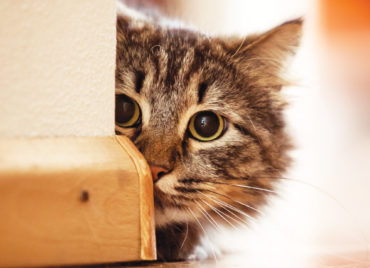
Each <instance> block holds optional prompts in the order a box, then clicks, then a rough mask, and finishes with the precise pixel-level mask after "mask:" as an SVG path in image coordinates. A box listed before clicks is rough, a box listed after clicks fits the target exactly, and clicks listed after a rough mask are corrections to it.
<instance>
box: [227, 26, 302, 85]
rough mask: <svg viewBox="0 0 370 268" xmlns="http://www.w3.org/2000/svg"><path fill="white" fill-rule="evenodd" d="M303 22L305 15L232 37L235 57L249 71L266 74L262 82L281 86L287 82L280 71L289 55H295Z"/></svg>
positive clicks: (259, 74) (232, 50)
mask: <svg viewBox="0 0 370 268" xmlns="http://www.w3.org/2000/svg"><path fill="white" fill-rule="evenodd" d="M302 24H303V20H302V19H296V20H292V21H288V22H285V23H283V24H281V25H279V26H277V27H275V28H273V29H272V30H270V31H267V32H266V33H263V34H260V35H254V36H250V37H247V38H245V39H241V40H240V39H239V40H235V39H234V40H230V41H231V43H229V45H231V47H230V48H231V50H230V53H231V54H232V58H233V59H234V60H235V61H237V63H238V65H240V67H241V68H242V70H243V71H245V72H246V73H248V74H251V72H252V73H254V74H255V76H257V77H259V78H264V79H259V81H258V82H259V83H260V84H261V83H262V84H265V85H267V86H268V85H272V84H276V87H279V85H278V84H279V83H281V84H284V81H283V80H282V79H280V74H281V72H282V70H283V68H284V67H286V62H287V59H288V58H289V57H290V56H294V54H295V52H296V49H297V47H298V45H299V43H300V38H301V33H302ZM256 82H257V81H256Z"/></svg>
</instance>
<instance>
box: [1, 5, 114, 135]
mask: <svg viewBox="0 0 370 268" xmlns="http://www.w3.org/2000/svg"><path fill="white" fill-rule="evenodd" d="M115 5H116V4H115V0H105V1H101V0H78V1H77V0H48V1H45V0H32V1H29V0H2V1H0V64H1V68H0V136H64V135H78V136H105V135H112V134H113V133H114V64H115V33H116V31H115V17H116V15H115Z"/></svg>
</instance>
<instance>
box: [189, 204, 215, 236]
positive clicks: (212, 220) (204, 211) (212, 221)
mask: <svg viewBox="0 0 370 268" xmlns="http://www.w3.org/2000/svg"><path fill="white" fill-rule="evenodd" d="M194 202H195V203H196V204H197V205H198V207H199V208H200V212H201V213H202V214H203V216H204V217H205V218H206V219H207V220H208V221H209V222H210V223H211V224H212V225H213V227H215V229H216V230H218V231H221V228H220V226H219V225H218V223H217V222H216V221H215V220H214V219H213V217H212V216H211V215H210V214H209V213H208V212H207V211H206V210H205V209H204V208H203V207H202V206H201V205H200V204H199V202H198V201H197V200H194Z"/></svg>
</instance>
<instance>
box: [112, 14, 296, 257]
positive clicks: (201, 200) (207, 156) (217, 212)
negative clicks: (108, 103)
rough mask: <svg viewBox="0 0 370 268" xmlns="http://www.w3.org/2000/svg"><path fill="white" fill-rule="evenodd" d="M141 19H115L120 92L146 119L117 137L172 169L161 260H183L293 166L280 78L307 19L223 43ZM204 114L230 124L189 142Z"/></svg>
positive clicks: (252, 207)
mask: <svg viewBox="0 0 370 268" xmlns="http://www.w3.org/2000/svg"><path fill="white" fill-rule="evenodd" d="M136 15H137V14H136V13H135V12H132V11H130V12H128V10H127V9H126V8H121V11H120V12H119V14H118V18H117V61H116V94H125V95H127V96H129V97H130V98H132V99H134V100H135V101H136V102H137V103H138V104H139V106H140V109H141V111H142V123H141V124H140V125H139V126H138V127H136V128H121V127H119V126H118V125H117V126H116V131H117V133H119V134H124V135H127V136H128V137H130V138H131V140H132V141H133V142H134V143H135V145H136V146H137V147H138V148H139V150H140V151H141V152H142V153H143V155H144V156H145V158H146V159H147V160H148V162H149V163H150V164H152V165H157V166H162V167H165V168H166V169H168V170H170V172H169V173H168V174H166V175H165V176H163V177H161V178H160V179H159V180H158V181H156V182H155V184H154V195H155V209H156V228H157V232H156V235H157V248H158V257H159V258H160V259H162V260H179V259H186V258H188V257H189V256H191V255H192V254H193V253H194V249H195V247H196V246H197V245H198V244H199V241H200V238H201V236H203V235H204V230H203V228H208V227H211V228H212V227H214V226H215V225H216V224H215V222H216V223H217V225H227V226H230V223H232V224H233V225H237V224H239V223H242V222H243V221H245V220H248V216H253V215H254V214H255V213H256V212H257V211H258V208H259V207H260V206H261V205H263V203H264V202H265V200H266V197H267V196H268V195H269V194H271V192H273V189H274V184H275V183H276V182H277V181H278V180H279V177H281V174H282V172H284V171H285V170H286V168H287V166H288V164H289V158H288V157H287V151H288V149H289V148H290V142H289V139H288V137H287V134H286V133H285V131H284V120H283V114H282V113H283V109H284V106H285V105H286V103H285V101H284V100H283V99H282V97H281V94H280V89H281V87H282V86H283V85H285V83H286V82H285V81H284V80H283V79H282V78H281V77H280V72H281V70H282V67H283V63H284V60H285V59H286V57H287V56H288V55H289V54H293V52H294V49H295V48H296V47H297V45H298V42H299V38H300V34H301V24H302V21H301V20H294V21H289V22H286V23H284V24H282V25H280V26H278V27H276V28H274V29H272V30H270V31H268V32H267V33H264V34H261V35H252V36H248V37H245V38H238V37H228V38H224V37H211V36H207V35H204V34H202V33H199V32H196V31H193V30H189V29H183V28H173V27H168V26H166V27H164V26H161V24H160V23H159V22H158V21H155V20H151V19H148V18H144V17H143V16H141V15H138V16H136ZM135 16H136V18H135ZM204 110H211V111H215V112H217V113H219V114H220V115H222V116H223V117H224V118H225V119H226V120H227V130H226V132H225V133H224V135H223V136H222V137H221V138H219V139H217V140H214V141H210V142H199V141H197V140H194V139H192V138H191V137H189V135H188V132H187V126H188V122H189V119H190V118H191V116H192V115H194V114H195V113H196V112H199V111H204Z"/></svg>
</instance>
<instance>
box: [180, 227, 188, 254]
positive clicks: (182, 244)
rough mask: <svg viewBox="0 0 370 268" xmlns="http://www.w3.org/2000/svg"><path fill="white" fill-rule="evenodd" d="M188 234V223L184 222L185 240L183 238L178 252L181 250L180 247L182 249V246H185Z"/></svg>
mask: <svg viewBox="0 0 370 268" xmlns="http://www.w3.org/2000/svg"><path fill="white" fill-rule="evenodd" d="M188 233H189V223H188V222H186V233H185V238H184V240H183V241H182V243H181V246H180V250H181V249H182V247H183V246H184V244H185V241H186V239H187V238H188Z"/></svg>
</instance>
